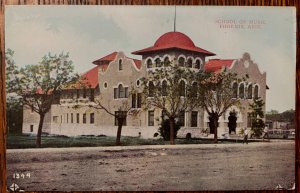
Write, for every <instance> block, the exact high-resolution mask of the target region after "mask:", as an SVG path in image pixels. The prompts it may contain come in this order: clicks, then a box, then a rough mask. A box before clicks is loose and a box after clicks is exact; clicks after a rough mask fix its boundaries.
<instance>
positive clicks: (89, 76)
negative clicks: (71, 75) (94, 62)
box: [82, 66, 99, 88]
mask: <svg viewBox="0 0 300 193" xmlns="http://www.w3.org/2000/svg"><path fill="white" fill-rule="evenodd" d="M98 76H99V75H98V66H96V67H94V68H92V69H91V70H89V71H87V72H85V73H84V74H83V75H82V77H83V78H84V79H85V80H84V82H83V83H84V84H85V85H86V86H89V87H90V88H96V87H97V85H98V84H99V79H98Z"/></svg>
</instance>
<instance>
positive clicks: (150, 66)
mask: <svg viewBox="0 0 300 193" xmlns="http://www.w3.org/2000/svg"><path fill="white" fill-rule="evenodd" d="M152 67H153V64H152V60H151V59H148V60H147V68H152Z"/></svg>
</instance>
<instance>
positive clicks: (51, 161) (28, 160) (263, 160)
mask: <svg viewBox="0 0 300 193" xmlns="http://www.w3.org/2000/svg"><path fill="white" fill-rule="evenodd" d="M17 174H19V175H22V174H24V175H25V176H24V175H23V176H22V177H19V178H18V179H17V178H16V175H17ZM29 176H30V177H29ZM14 177H15V178H14ZM7 180H8V186H11V184H12V183H15V184H17V185H18V186H19V187H20V188H21V189H23V190H25V191H51V190H52V191H75V190H77V191H80V190H88V191H95V190H98V191H100V190H103V191H111V190H114V191H118V190H123V191H136V190H138V191H146V190H149V191H150V190H151V191H164V190H170V191H183V190H186V191H197V190H267V189H275V187H276V186H277V185H278V184H280V185H281V186H282V187H283V188H286V189H289V188H291V187H292V185H293V183H294V181H295V143H294V141H282V142H279V141H272V142H266V143H258V142H256V143H249V144H248V145H246V144H217V145H215V144H200V145H175V146H170V145H164V146H160V145H155V146H127V147H91V148H58V149H55V148H47V149H26V150H8V152H7Z"/></svg>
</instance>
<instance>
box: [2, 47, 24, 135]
mask: <svg viewBox="0 0 300 193" xmlns="http://www.w3.org/2000/svg"><path fill="white" fill-rule="evenodd" d="M13 56H14V51H13V50H11V49H7V51H6V53H5V60H6V70H5V71H6V74H5V79H6V117H7V130H8V132H9V133H20V132H22V130H21V129H22V121H23V105H22V100H21V98H20V97H18V96H17V95H16V93H15V87H16V85H14V80H15V78H16V77H15V76H16V75H17V73H18V67H17V65H16V64H15V61H14V60H13Z"/></svg>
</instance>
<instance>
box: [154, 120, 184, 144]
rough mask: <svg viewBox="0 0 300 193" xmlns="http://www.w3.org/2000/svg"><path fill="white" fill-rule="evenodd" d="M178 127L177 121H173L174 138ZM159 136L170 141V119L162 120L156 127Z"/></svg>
mask: <svg viewBox="0 0 300 193" xmlns="http://www.w3.org/2000/svg"><path fill="white" fill-rule="evenodd" d="M179 129H180V125H179V123H178V122H175V126H174V138H176V136H177V132H178V130H179ZM158 132H159V134H160V136H162V137H163V139H164V140H165V141H170V121H169V119H166V120H163V121H162V123H161V126H160V127H159V128H158Z"/></svg>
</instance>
